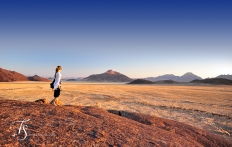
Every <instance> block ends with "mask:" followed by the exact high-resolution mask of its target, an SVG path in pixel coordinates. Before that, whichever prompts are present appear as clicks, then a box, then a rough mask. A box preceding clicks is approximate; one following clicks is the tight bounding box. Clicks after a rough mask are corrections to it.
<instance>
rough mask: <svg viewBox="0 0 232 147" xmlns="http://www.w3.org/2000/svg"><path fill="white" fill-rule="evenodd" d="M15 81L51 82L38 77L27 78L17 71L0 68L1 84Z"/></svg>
mask: <svg viewBox="0 0 232 147" xmlns="http://www.w3.org/2000/svg"><path fill="white" fill-rule="evenodd" d="M13 81H50V80H48V79H46V78H42V77H39V76H38V75H34V76H32V77H27V76H25V75H23V74H21V73H18V72H16V71H10V70H6V69H3V68H0V82H13Z"/></svg>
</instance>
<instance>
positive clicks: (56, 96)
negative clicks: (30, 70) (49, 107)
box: [54, 88, 60, 106]
mask: <svg viewBox="0 0 232 147" xmlns="http://www.w3.org/2000/svg"><path fill="white" fill-rule="evenodd" d="M59 96H60V89H59V88H57V89H56V90H54V105H55V106H57V105H60V104H59V100H58V97H59Z"/></svg>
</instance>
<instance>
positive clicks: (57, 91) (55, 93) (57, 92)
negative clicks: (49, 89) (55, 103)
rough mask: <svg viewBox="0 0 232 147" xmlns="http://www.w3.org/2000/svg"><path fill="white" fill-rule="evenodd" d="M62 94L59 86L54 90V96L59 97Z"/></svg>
mask: <svg viewBox="0 0 232 147" xmlns="http://www.w3.org/2000/svg"><path fill="white" fill-rule="evenodd" d="M59 96H60V88H57V89H56V90H54V97H59Z"/></svg>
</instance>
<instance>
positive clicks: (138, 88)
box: [0, 82, 232, 142]
mask: <svg viewBox="0 0 232 147" xmlns="http://www.w3.org/2000/svg"><path fill="white" fill-rule="evenodd" d="M49 84H50V83H49V82H9V83H5V82H2V83H0V99H11V100H22V101H35V100H37V99H41V98H46V99H47V100H48V101H49V102H50V101H51V100H52V99H53V90H52V89H51V88H50V87H49ZM59 98H60V100H61V101H62V102H63V104H64V105H79V106H98V107H100V108H103V109H107V110H123V111H130V112H137V113H144V114H149V115H153V116H158V117H162V118H168V119H171V120H176V121H179V122H183V123H186V124H189V125H192V126H195V127H198V128H201V129H203V130H206V131H209V132H211V133H213V134H216V135H219V136H221V137H223V138H225V139H227V140H229V141H231V142H232V86H212V85H127V84H125V83H84V82H63V83H62V91H61V95H60V97H59ZM54 107H55V106H54ZM19 111H20V110H19Z"/></svg>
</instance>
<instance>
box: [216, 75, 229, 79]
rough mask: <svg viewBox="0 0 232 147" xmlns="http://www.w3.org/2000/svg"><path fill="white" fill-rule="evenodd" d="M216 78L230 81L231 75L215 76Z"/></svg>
mask: <svg viewBox="0 0 232 147" xmlns="http://www.w3.org/2000/svg"><path fill="white" fill-rule="evenodd" d="M216 78H223V79H229V80H232V75H220V76H217V77H216Z"/></svg>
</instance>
